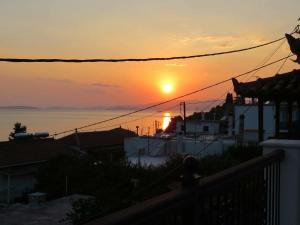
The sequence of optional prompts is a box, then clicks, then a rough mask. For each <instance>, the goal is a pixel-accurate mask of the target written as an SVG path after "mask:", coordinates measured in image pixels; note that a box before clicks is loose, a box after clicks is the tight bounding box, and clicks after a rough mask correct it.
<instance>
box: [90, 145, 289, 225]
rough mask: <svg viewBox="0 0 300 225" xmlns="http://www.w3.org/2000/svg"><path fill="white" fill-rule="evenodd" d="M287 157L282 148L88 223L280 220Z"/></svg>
mask: <svg viewBox="0 0 300 225" xmlns="http://www.w3.org/2000/svg"><path fill="white" fill-rule="evenodd" d="M283 157H284V152H283V151H282V150H276V151H274V152H272V153H269V154H266V155H263V156H260V157H257V158H255V159H252V160H249V161H247V162H244V163H242V164H239V165H237V166H235V167H232V168H229V169H226V170H224V171H222V172H220V173H217V174H215V175H212V176H209V177H205V178H203V179H201V180H200V181H199V183H198V184H196V185H194V186H189V187H188V188H183V189H181V190H176V191H172V192H169V193H166V194H163V195H160V196H158V197H155V198H153V199H150V200H147V201H145V202H142V203H139V204H136V205H134V206H132V207H129V208H126V209H124V210H121V211H118V212H116V213H113V214H110V215H108V216H105V217H102V218H99V219H95V220H93V221H90V222H89V223H87V224H86V225H125V224H126V225H192V224H204V225H214V224H215V225H227V224H228V225H247V224H249V225H278V224H279V207H280V201H279V199H280V198H279V197H280V161H281V159H283ZM185 175H187V174H185ZM187 176H188V175H187ZM189 177H190V178H191V177H193V176H189Z"/></svg>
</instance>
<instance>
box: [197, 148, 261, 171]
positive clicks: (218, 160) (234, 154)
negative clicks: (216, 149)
mask: <svg viewBox="0 0 300 225" xmlns="http://www.w3.org/2000/svg"><path fill="white" fill-rule="evenodd" d="M261 154H262V152H261V149H260V148H258V147H257V146H255V145H249V146H232V147H230V148H229V149H228V150H227V151H226V152H224V153H223V154H222V155H220V156H218V155H213V156H206V157H204V158H202V159H200V163H199V164H200V166H199V167H200V168H199V174H201V175H202V176H208V175H211V174H214V173H217V172H219V171H222V170H224V169H227V168H230V167H232V166H234V165H237V164H239V163H242V162H244V161H247V160H250V159H252V158H255V157H258V156H259V155H261Z"/></svg>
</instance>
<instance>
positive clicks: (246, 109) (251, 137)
mask: <svg viewBox="0 0 300 225" xmlns="http://www.w3.org/2000/svg"><path fill="white" fill-rule="evenodd" d="M240 115H244V134H243V136H244V137H243V139H244V141H253V142H257V141H258V106H257V105H250V104H248V105H234V117H235V119H234V131H235V135H239V134H240ZM274 135H275V106H274V105H273V104H270V105H264V140H266V139H268V138H269V137H273V136H274Z"/></svg>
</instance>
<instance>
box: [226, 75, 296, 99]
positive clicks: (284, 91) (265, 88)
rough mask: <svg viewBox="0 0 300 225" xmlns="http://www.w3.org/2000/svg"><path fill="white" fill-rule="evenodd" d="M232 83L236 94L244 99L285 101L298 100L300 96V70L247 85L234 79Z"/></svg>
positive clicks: (259, 79)
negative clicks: (260, 98)
mask: <svg viewBox="0 0 300 225" xmlns="http://www.w3.org/2000/svg"><path fill="white" fill-rule="evenodd" d="M232 82H233V86H234V90H235V92H236V93H237V94H238V95H241V96H243V97H249V98H259V97H262V98H264V99H266V100H273V99H283V100H285V99H293V98H294V99H296V98H299V95H300V70H293V71H291V72H287V73H283V74H277V75H275V76H272V77H267V78H258V79H257V80H256V81H251V82H245V83H243V82H238V80H236V79H234V78H233V79H232Z"/></svg>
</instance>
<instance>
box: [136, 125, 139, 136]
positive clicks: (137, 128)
mask: <svg viewBox="0 0 300 225" xmlns="http://www.w3.org/2000/svg"><path fill="white" fill-rule="evenodd" d="M136 134H137V135H139V126H136Z"/></svg>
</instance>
